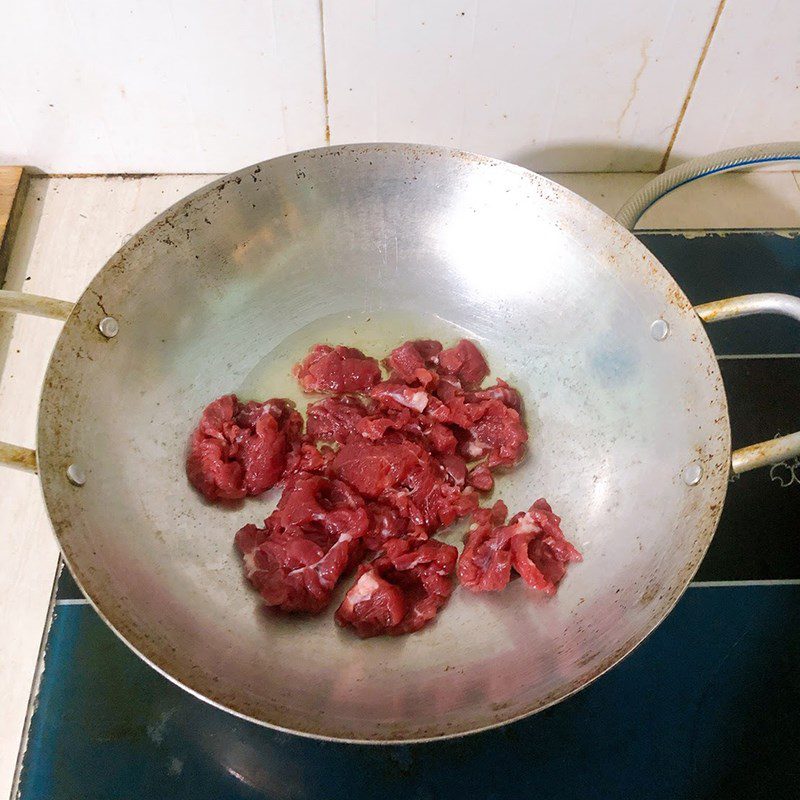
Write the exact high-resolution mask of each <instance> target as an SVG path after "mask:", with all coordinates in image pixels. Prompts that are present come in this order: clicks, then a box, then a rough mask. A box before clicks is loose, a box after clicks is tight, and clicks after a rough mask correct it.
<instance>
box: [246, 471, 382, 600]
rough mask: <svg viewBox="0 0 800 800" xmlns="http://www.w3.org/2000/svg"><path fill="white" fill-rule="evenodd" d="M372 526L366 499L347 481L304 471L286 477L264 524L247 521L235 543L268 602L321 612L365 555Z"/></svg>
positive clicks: (251, 580)
mask: <svg viewBox="0 0 800 800" xmlns="http://www.w3.org/2000/svg"><path fill="white" fill-rule="evenodd" d="M368 528H369V515H368V514H367V511H366V509H365V507H364V501H363V500H362V499H361V497H359V495H358V494H356V493H355V492H354V491H353V490H352V489H351V488H350V487H349V486H347V484H345V483H342V481H337V480H330V479H328V478H324V477H321V476H319V475H307V474H302V473H301V474H299V475H296V476H294V477H292V478H290V479H289V480H288V481H287V483H286V487H285V489H284V491H283V494H282V496H281V499H280V501H279V503H278V507H277V508H276V509H275V511H273V513H272V514H270V516H269V517H268V518H267V519H266V520H265V521H264V527H263V528H257V527H256V526H255V525H245V526H244V527H243V528H242V529H241V530H240V531H239V532H238V533H237V534H236V545H237V547H238V548H239V550H240V552H241V553H242V557H243V559H244V570H245V575H246V576H247V579H248V580H249V581H250V582H251V583H252V584H253V586H255V588H256V589H258V591H259V592H260V594H261V596H262V597H263V599H264V601H265V603H266V604H267V605H268V606H274V607H276V608H279V609H281V610H282V611H307V612H310V613H317V612H319V611H321V610H322V609H323V608H325V606H327V605H328V603H329V602H330V599H331V595H332V593H333V590H334V588H335V586H336V583H337V582H338V580H339V578H340V577H341V576H342V574H343V573H344V572H345V571H346V570H347V569H348V568H349V567H351V566H353V565H354V563H355V562H356V561H357V560H358V559H360V557H361V554H362V550H361V538H362V537H363V536H364V534H365V533H366V532H367V530H368Z"/></svg>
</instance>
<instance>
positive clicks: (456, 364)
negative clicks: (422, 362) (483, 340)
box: [439, 339, 489, 389]
mask: <svg viewBox="0 0 800 800" xmlns="http://www.w3.org/2000/svg"><path fill="white" fill-rule="evenodd" d="M439 371H440V372H441V373H442V374H443V375H454V376H455V377H456V378H458V379H459V381H461V385H462V386H463V387H464V388H465V389H475V388H477V387H478V386H480V385H481V382H482V381H483V379H484V378H485V377H486V376H487V375H488V374H489V365H488V364H487V363H486V360H485V359H484V357H483V356H482V355H481V351H480V350H478V348H477V347H476V346H475V344H474V343H473V342H471V341H470V340H469V339H462V340H461V341H460V342H459V343H458V344H457V345H456V346H455V347H450V348H448V349H447V350H442V352H441V353H439Z"/></svg>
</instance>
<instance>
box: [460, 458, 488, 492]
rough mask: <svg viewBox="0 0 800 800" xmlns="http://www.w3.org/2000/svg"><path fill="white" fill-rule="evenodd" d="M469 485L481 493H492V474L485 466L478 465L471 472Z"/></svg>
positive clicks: (468, 476)
mask: <svg viewBox="0 0 800 800" xmlns="http://www.w3.org/2000/svg"><path fill="white" fill-rule="evenodd" d="M467 483H468V484H469V485H470V486H472V487H473V488H475V489H477V490H478V491H479V492H491V491H492V489H493V488H494V478H493V477H492V472H491V470H490V469H489V467H487V466H486V465H485V464H478V466H477V467H474V468H473V469H471V470H470V471H469V474H468V475H467Z"/></svg>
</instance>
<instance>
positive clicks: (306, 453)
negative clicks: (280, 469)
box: [283, 441, 336, 477]
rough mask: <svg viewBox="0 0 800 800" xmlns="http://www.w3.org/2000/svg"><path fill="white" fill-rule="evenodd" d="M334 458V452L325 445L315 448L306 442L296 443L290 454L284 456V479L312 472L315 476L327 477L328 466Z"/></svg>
mask: <svg viewBox="0 0 800 800" xmlns="http://www.w3.org/2000/svg"><path fill="white" fill-rule="evenodd" d="M335 457H336V451H335V450H334V449H333V448H332V447H329V446H328V445H326V444H323V445H321V446H320V447H317V446H316V445H315V444H312V443H311V442H308V441H300V442H296V443H295V444H294V446H293V447H292V450H291V452H290V453H289V454H288V455H287V456H286V470H285V472H284V473H283V474H284V477H286V476H288V475H294V474H295V473H297V472H313V473H315V474H317V475H327V474H328V472H330V466H331V462H332V461H333V459H334V458H335Z"/></svg>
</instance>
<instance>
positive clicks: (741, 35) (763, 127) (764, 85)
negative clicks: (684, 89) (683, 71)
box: [670, 0, 800, 168]
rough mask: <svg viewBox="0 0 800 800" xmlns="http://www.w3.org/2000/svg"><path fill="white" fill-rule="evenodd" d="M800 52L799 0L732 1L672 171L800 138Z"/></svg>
mask: <svg viewBox="0 0 800 800" xmlns="http://www.w3.org/2000/svg"><path fill="white" fill-rule="evenodd" d="M799 53H800V4H798V0H727V2H726V3H725V8H724V10H723V13H722V15H721V17H720V21H719V24H718V26H717V30H716V32H715V34H714V37H713V39H712V42H711V45H710V47H709V50H708V56H707V58H706V61H705V63H704V64H703V68H702V70H701V72H700V75H699V78H698V81H697V85H696V86H695V89H694V92H693V93H692V99H691V102H690V103H689V106H688V108H687V110H686V116H685V117H684V120H683V123H682V124H681V127H680V131H679V132H678V136H677V138H676V140H675V147H674V148H673V151H672V158H671V159H670V166H673V165H674V164H676V163H679V162H681V161H683V160H685V159H686V158H692V157H694V156H699V155H703V154H705V153H712V152H714V151H716V150H723V149H726V148H728V147H738V146H740V145H746V144H753V143H754V142H770V141H783V140H798V139H800V55H799ZM795 168H796V167H795Z"/></svg>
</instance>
